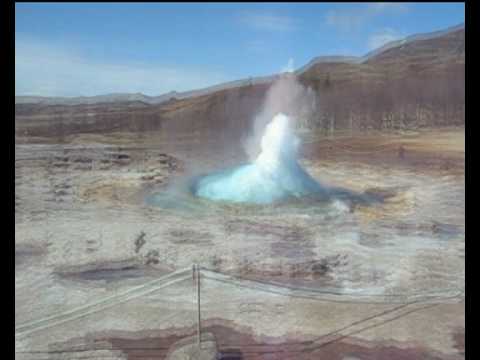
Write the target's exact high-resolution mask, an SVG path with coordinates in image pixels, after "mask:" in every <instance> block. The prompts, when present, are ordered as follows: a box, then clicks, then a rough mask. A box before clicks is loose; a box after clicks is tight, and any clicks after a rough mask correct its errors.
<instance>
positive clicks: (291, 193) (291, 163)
mask: <svg viewBox="0 0 480 360" xmlns="http://www.w3.org/2000/svg"><path fill="white" fill-rule="evenodd" d="M309 95H311V94H309V92H308V91H307V90H305V89H304V88H303V87H302V86H301V85H300V84H298V82H297V81H296V80H295V77H294V76H293V75H287V76H284V77H282V78H281V79H280V80H278V81H277V82H276V83H275V84H274V85H273V86H272V88H271V89H270V91H269V93H268V94H267V98H266V102H265V105H264V106H263V109H262V111H261V112H260V114H259V115H258V116H257V117H256V118H255V121H254V127H253V132H252V134H251V136H250V137H249V138H248V139H247V140H246V141H245V143H244V144H245V149H246V151H247V153H248V154H249V156H250V158H251V159H252V160H251V163H249V164H246V165H242V166H238V167H235V168H232V169H228V170H224V171H220V172H216V173H213V174H210V175H207V176H205V177H202V178H200V179H199V180H197V182H196V183H195V184H194V187H193V192H194V194H195V195H197V196H199V197H203V198H208V199H211V200H224V201H232V202H247V203H257V204H267V203H272V202H275V201H278V200H281V199H284V198H288V197H301V196H304V195H307V194H312V193H315V194H316V195H326V194H327V192H326V189H325V188H324V187H322V186H321V185H320V184H319V183H317V182H316V181H315V180H314V179H313V178H312V177H311V176H310V175H309V174H308V173H307V172H306V171H305V170H303V168H302V167H301V166H300V165H299V164H298V162H297V151H298V146H299V143H300V142H299V140H298V138H297V137H296V136H295V135H294V132H293V129H292V119H293V120H298V119H299V118H301V116H306V115H307V114H308V112H309V111H310V110H311V107H312V104H314V102H313V97H311V96H309Z"/></svg>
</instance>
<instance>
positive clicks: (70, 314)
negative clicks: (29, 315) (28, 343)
mask: <svg viewBox="0 0 480 360" xmlns="http://www.w3.org/2000/svg"><path fill="white" fill-rule="evenodd" d="M190 271H191V269H190V268H185V269H181V270H177V271H174V272H172V273H170V274H167V275H165V276H162V277H160V278H157V279H155V280H152V281H149V282H147V283H145V284H142V285H138V286H135V287H132V288H130V289H128V290H126V291H123V292H121V293H117V294H114V295H111V296H108V297H105V298H103V299H101V300H99V301H95V302H92V303H89V304H87V305H82V306H79V307H76V308H74V309H71V310H68V311H65V312H63V313H57V314H55V315H52V316H48V317H45V318H42V319H38V320H34V321H31V322H28V323H24V324H22V325H19V326H17V327H16V328H15V337H18V336H24V335H27V334H30V333H32V332H35V331H38V330H41V329H44V328H47V327H50V326H54V325H58V324H63V323H65V322H68V321H72V320H75V319H78V318H81V317H84V316H87V315H90V314H92V313H94V312H97V311H100V310H104V309H107V308H109V307H112V306H115V305H118V304H120V303H123V302H126V301H129V300H131V299H134V298H137V297H139V296H143V295H146V294H149V293H151V292H154V291H157V290H159V289H161V288H164V287H167V286H170V285H173V284H175V283H178V282H180V281H183V280H185V279H189V278H190V277H191V275H190V274H188V275H185V276H183V277H180V278H179V279H175V280H172V281H169V282H165V280H168V279H170V278H172V277H174V276H176V275H180V274H183V273H185V272H190ZM101 305H103V306H101ZM97 306H100V307H99V308H96V307H97ZM90 309H92V310H90ZM89 310H90V311H89ZM64 317H66V318H64ZM62 318H64V319H62Z"/></svg>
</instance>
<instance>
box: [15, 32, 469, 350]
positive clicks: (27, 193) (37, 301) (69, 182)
mask: <svg viewBox="0 0 480 360" xmlns="http://www.w3.org/2000/svg"><path fill="white" fill-rule="evenodd" d="M460 31H463V30H460ZM452 34H457V33H448V35H445V36H451V37H453V35H452ZM455 36H458V34H457V35H455ZM437 40H438V39H437V38H435V39H434V40H432V41H437ZM454 40H455V44H457V43H458V41H457V40H458V39H457V38H456V37H455V38H454ZM442 41H443V40H442ZM452 41H453V40H452ZM424 43H426V40H424ZM416 44H417V43H414V45H412V47H413V48H414V49H417V48H415V47H414V46H417V45H416ZM422 44H423V43H422ZM428 44H431V43H428ZM434 44H436V43H434ZM441 44H444V42H442V43H441ZM418 46H419V45H418ZM429 46H430V45H429ZM431 46H433V45H431ZM435 46H437V45H435ZM442 46H443V45H442ZM452 48H454V49H458V46H457V45H455V47H452ZM407 49H410V48H408V47H407ZM455 51H457V50H455ZM463 54H464V53H463ZM382 56H384V55H382ZM385 56H386V55H385ZM395 58H397V57H395ZM449 59H450V58H449ZM452 61H453V60H452ZM453 63H454V62H452V64H453ZM449 64H450V63H449ZM455 64H456V63H454V65H455ZM454 65H452V67H453V66H454ZM321 66H323V65H321ZM341 66H346V65H344V64H342V65H341ZM349 66H350V65H349ZM351 66H352V67H355V69H357V68H356V67H357V66H358V68H359V69H361V71H364V70H362V69H367V70H368V71H373V70H372V69H373V65H371V64H370V63H369V64H367V65H365V66H363V65H351ZM389 66H393V65H389ZM455 66H456V65H455ZM342 69H343V68H342ZM442 69H443V68H442ZM449 69H450V68H449ZM455 69H457V68H456V67H455ZM367 70H365V71H367ZM315 71H317V70H315ZM329 71H333V70H329ZM342 71H343V70H342ZM358 71H360V70H358ZM442 71H443V70H442ZM452 71H453V70H452ZM318 73H321V74H323V73H322V72H321V71H320V70H318ZM332 74H333V72H332ZM342 74H343V73H342ZM302 76H304V77H303V78H302ZM312 76H313V75H312ZM425 76H427V75H425ZM339 78H340V76H339ZM434 78H435V79H438V77H437V76H435V77H434ZM302 79H303V80H302ZM305 79H307V80H308V78H306V75H301V74H300V75H299V74H291V73H288V74H283V75H282V76H279V77H277V78H275V79H274V80H272V81H271V83H268V84H266V85H265V84H260V85H256V84H254V85H252V84H250V85H241V86H240V87H238V88H232V89H221V90H215V91H212V93H211V94H206V95H205V94H201V95H198V96H191V97H188V98H187V97H185V98H183V99H173V100H169V101H168V102H165V103H162V104H160V105H155V104H154V105H151V104H150V105H148V104H147V103H144V102H135V101H133V102H118V103H108V104H107V103H102V104H99V105H98V104H93V105H92V104H87V105H82V104H76V105H68V104H67V105H66V104H53V105H52V104H47V103H46V102H44V103H37V104H32V103H25V104H20V103H19V104H17V105H16V119H15V121H16V145H15V146H16V148H15V326H16V328H15V350H16V358H17V359H62V360H63V359H126V360H127V359H128V360H133V359H134V360H140V359H142V360H145V359H169V360H173V359H212V360H213V359H255V360H257V359H312V360H313V359H326V360H332V359H333V360H336V359H338V360H360V359H361V360H373V359H382V360H383V359H392V360H395V359H397V360H400V359H432V360H433V359H441V360H447V359H448V360H454V359H455V360H456V359H464V358H465V353H464V336H465V307H464V304H465V303H464V289H465V284H464V279H465V266H464V261H465V145H464V144H465V143H464V139H465V127H464V118H463V123H462V121H461V120H460V121H453V120H451V119H454V115H455V114H457V115H458V114H462V113H461V111H457V110H458V108H457V107H455V106H454V105H452V106H451V107H449V108H448V109H447V107H445V108H446V109H447V110H448V111H450V112H448V111H447V110H445V111H443V108H442V112H441V114H442V116H444V117H443V118H442V119H443V120H442V121H443V123H436V122H435V121H440V120H438V119H439V118H440V115H438V114H440V113H434V112H432V111H433V110H431V108H429V107H428V106H425V107H424V108H422V107H421V106H420V105H418V107H416V108H413V107H408V106H409V105H408V104H407V105H408V106H407V105H405V109H407V110H405V113H406V114H407V115H408V116H410V115H409V114H412V113H415V114H416V115H415V116H418V119H419V120H418V121H417V120H409V119H410V118H409V117H408V116H407V115H405V113H402V112H400V110H399V111H398V114H403V115H401V116H400V115H398V117H399V118H401V121H402V124H404V126H403V125H402V126H393V125H392V126H390V125H388V124H391V123H393V122H394V121H396V120H395V119H394V117H395V116H396V115H395V114H394V115H395V116H394V115H391V114H390V115H385V116H384V117H378V119H380V120H378V121H382V125H378V126H365V127H363V128H355V127H354V126H353V125H354V116H353V115H351V116H350V118H349V119H351V120H350V123H349V124H350V126H343V125H342V123H338V122H337V124H336V125H335V123H334V121H335V120H332V121H331V122H330V123H326V122H325V121H324V122H323V123H322V124H327V125H328V126H323V125H322V126H323V127H322V126H317V127H315V126H310V127H309V126H305V124H306V123H309V122H308V121H307V120H308V119H312V118H314V119H317V120H318V119H320V120H321V119H323V118H321V117H320V116H317V115H318V114H319V113H320V111H324V110H325V109H326V106H327V105H328V104H327V103H319V101H318V96H317V95H318V94H317V93H314V91H313V90H312V88H313V87H312V86H313V85H312V86H309V84H308V82H307V80H305ZM329 79H330V78H329ZM331 79H332V80H331V81H332V82H334V83H335V82H336V81H337V78H336V75H332V76H331ZM329 81H330V80H329ZM339 81H340V80H339ZM342 81H343V80H342ZM398 81H400V80H398ZM432 81H433V80H432ZM313 84H316V83H313ZM452 86H453V85H452ZM317 90H318V89H317ZM317 90H315V91H317ZM368 90H369V91H370V89H368ZM318 91H319V93H320V95H322V92H321V90H318ZM335 91H337V90H335ZM372 91H373V90H372ZM259 93H261V94H262V96H259V95H258V94H259ZM315 94H317V95H315ZM336 94H337V93H336ZM372 96H373V95H372ZM450 98H452V97H450ZM258 99H260V100H258ZM322 99H323V98H322ZM348 99H349V97H346V96H345V97H343V98H342V104H341V105H342V106H343V104H345V107H347V106H353V105H351V103H349V102H348V101H347V100H348ZM368 99H370V97H369V98H368ZM376 99H380V95H378V97H377V98H376ZM407 100H408V99H407ZM407 100H405V101H407ZM378 101H380V100H378ZM399 101H400V100H399ZM452 101H453V100H452ZM225 104H226V105H225ZM254 104H256V105H255V106H253V105H254ZM349 104H350V105H349ZM375 104H376V103H375ZM359 106H360V105H359ZM375 106H377V105H375ZM449 106H450V105H449ZM341 108H343V107H341ZM411 109H413V110H411ZM223 111H224V113H223ZM382 111H383V110H382ZM422 111H423V112H422ZM409 112H410V113H409ZM352 113H353V110H352ZM385 113H386V110H385ZM85 114H87V115H85ZM218 114H223V115H218ZM338 114H341V113H340V112H339V113H337V115H338ZM424 114H427V115H428V116H427V115H424ZM429 114H434V115H432V116H430V115H429ZM457 115H455V116H457ZM389 116H391V117H389ZM412 116H413V115H412ZM429 116H430V117H429ZM449 116H451V118H450V117H449ZM463 116H464V113H463ZM460 118H461V116H460ZM158 119H160V120H158ZM189 119H190V120H189ZM192 119H193V120H192ZM232 119H233V120H232ZM335 119H337V121H340V120H341V116H340V115H338V116H337V118H335ZM338 119H340V120H338ZM355 119H356V118H355ZM415 119H417V118H415ZM425 119H426V120H425ZM455 119H457V118H455ZM157 120H158V121H157ZM187 120H188V121H191V122H188V121H187ZM320 120H318V121H320ZM450 120H451V121H450ZM142 121H144V122H142ZM309 121H310V120H309ZM322 121H323V120H322ZM355 121H357V120H355ZM358 121H360V120H358ZM362 121H363V120H362ZM408 121H410V122H408ZM421 121H423V122H421ZM345 123H347V122H345ZM420 123H421V125H418V124H420ZM125 124H127V125H125ZM132 124H134V125H135V126H137V124H141V125H142V124H143V125H142V126H143V128H142V129H140V130H139V129H135V130H131V129H130V128H129V127H128V126H133V125H132ZM159 124H160V125H159ZM387 125H388V126H387ZM108 126H110V127H108ZM138 126H140V125H138ZM222 126H224V127H222ZM342 126H343V128H342ZM336 127H338V128H339V129H337V128H336Z"/></svg>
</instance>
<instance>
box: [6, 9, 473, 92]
mask: <svg viewBox="0 0 480 360" xmlns="http://www.w3.org/2000/svg"><path fill="white" fill-rule="evenodd" d="M464 21H465V7H464V4H463V3H190V4H188V3H16V4H15V93H16V95H39V96H81V95H83V96H93V95H101V94H108V93H143V94H146V95H150V96H155V95H160V94H163V93H166V92H169V91H187V90H193V89H199V88H203V87H207V86H211V85H215V84H219V83H223V82H226V81H233V80H238V79H243V78H248V77H254V76H265V75H271V74H275V73H278V72H280V71H286V70H294V69H297V68H300V67H302V66H303V65H305V64H306V63H308V62H309V61H310V60H312V58H314V57H316V56H327V55H354V56H362V55H364V54H366V53H367V52H369V51H371V50H373V49H375V48H377V47H379V46H382V45H384V44H385V43H387V42H389V41H393V40H396V39H399V38H403V37H406V36H409V35H412V34H417V33H424V32H431V31H437V30H441V29H444V28H447V27H450V26H455V25H458V24H460V23H463V22H464Z"/></svg>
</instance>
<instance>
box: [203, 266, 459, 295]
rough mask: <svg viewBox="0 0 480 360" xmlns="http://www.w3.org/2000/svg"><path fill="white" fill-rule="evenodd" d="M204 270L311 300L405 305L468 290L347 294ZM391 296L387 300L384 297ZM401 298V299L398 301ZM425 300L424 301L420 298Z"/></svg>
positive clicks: (245, 284) (240, 283)
mask: <svg viewBox="0 0 480 360" xmlns="http://www.w3.org/2000/svg"><path fill="white" fill-rule="evenodd" d="M201 269H202V271H203V272H204V276H203V277H204V278H206V279H209V280H213V281H218V282H223V283H230V284H232V285H237V286H240V287H245V288H250V289H253V290H259V291H263V292H269V293H272V294H276V295H283V296H290V297H297V298H307V299H312V300H320V301H326V302H342V303H347V302H348V303H367V304H403V303H407V302H409V301H412V300H413V299H418V298H420V299H421V298H424V300H423V301H425V302H427V301H428V302H430V301H432V300H441V299H451V298H459V297H461V296H462V295H464V293H465V290H460V289H458V288H450V289H445V290H443V291H437V292H429V293H427V292H426V293H414V294H368V293H345V292H340V291H333V290H321V289H313V288H306V287H296V286H291V285H288V284H282V283H278V282H274V281H264V280H255V279H246V278H242V277H239V276H234V275H227V274H224V273H221V272H219V271H215V270H211V269H207V268H203V267H202V268H201ZM358 297H361V298H364V299H365V298H377V299H380V300H371V299H370V300H361V299H358ZM384 299H388V300H384ZM397 299H402V300H400V301H399V300H397ZM420 301H422V300H420Z"/></svg>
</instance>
